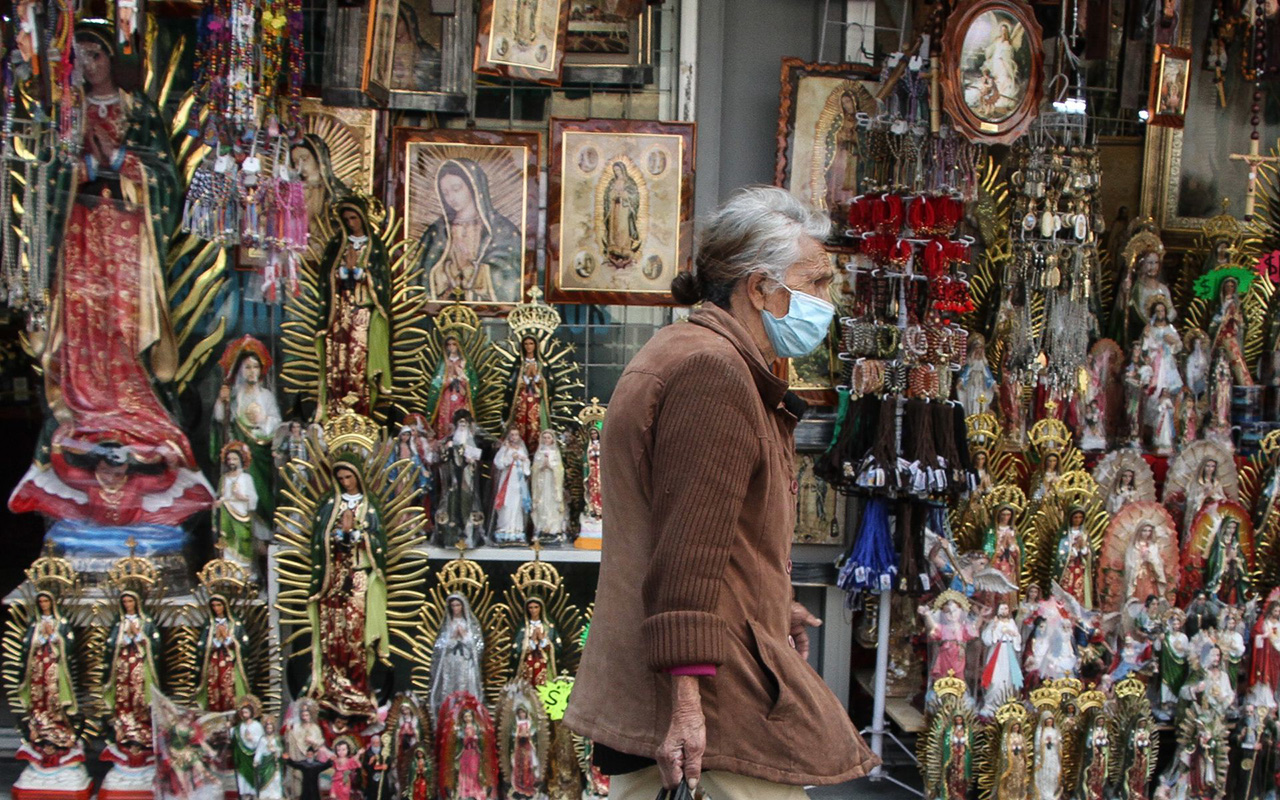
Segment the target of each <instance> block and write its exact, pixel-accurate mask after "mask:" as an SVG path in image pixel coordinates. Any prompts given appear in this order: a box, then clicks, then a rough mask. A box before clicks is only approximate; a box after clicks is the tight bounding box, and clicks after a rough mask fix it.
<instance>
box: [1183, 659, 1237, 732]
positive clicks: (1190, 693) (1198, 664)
mask: <svg viewBox="0 0 1280 800" xmlns="http://www.w3.org/2000/svg"><path fill="white" fill-rule="evenodd" d="M1190 666H1191V669H1190V672H1189V674H1188V676H1187V681H1186V683H1184V684H1183V685H1182V693H1181V697H1182V699H1183V700H1189V701H1191V703H1193V704H1194V705H1195V707H1196V709H1197V710H1198V711H1199V712H1200V713H1208V714H1211V715H1216V716H1219V717H1225V716H1226V714H1227V713H1228V712H1232V713H1234V709H1235V702H1236V693H1235V689H1233V688H1232V686H1231V677H1230V676H1229V675H1228V674H1227V670H1226V665H1225V664H1224V663H1223V657H1222V649H1221V648H1220V647H1218V645H1217V644H1216V643H1215V642H1212V641H1209V642H1203V643H1199V644H1197V643H1194V642H1193V646H1192V648H1191V658H1190Z"/></svg>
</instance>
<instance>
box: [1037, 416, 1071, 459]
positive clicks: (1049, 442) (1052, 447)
mask: <svg viewBox="0 0 1280 800" xmlns="http://www.w3.org/2000/svg"><path fill="white" fill-rule="evenodd" d="M1028 436H1029V438H1030V439H1031V446H1032V447H1034V448H1036V450H1039V451H1041V452H1057V451H1060V450H1065V449H1066V447H1067V445H1069V444H1071V429H1070V428H1068V427H1067V425H1066V423H1064V422H1063V421H1062V420H1060V419H1054V418H1053V417H1047V418H1045V419H1042V420H1040V421H1039V422H1037V423H1036V424H1035V425H1032V426H1031V432H1030V434H1028Z"/></svg>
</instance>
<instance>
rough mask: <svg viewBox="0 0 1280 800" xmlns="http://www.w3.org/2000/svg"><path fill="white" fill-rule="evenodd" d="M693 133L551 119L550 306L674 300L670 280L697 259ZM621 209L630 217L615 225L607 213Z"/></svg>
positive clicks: (670, 126)
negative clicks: (694, 227)
mask: <svg viewBox="0 0 1280 800" xmlns="http://www.w3.org/2000/svg"><path fill="white" fill-rule="evenodd" d="M694 131H695V128H694V125H693V123H691V122H649V121H641V120H620V119H611V120H604V119H593V120H569V119H559V118H552V120H551V164H550V167H549V168H548V174H549V178H550V180H549V183H550V186H549V189H548V191H547V300H548V301H549V302H553V303H598V304H601V305H674V304H675V301H674V299H673V298H672V297H671V279H672V278H674V277H675V276H676V274H677V273H679V272H682V271H684V270H687V269H688V268H689V265H690V262H691V261H692V255H693V220H692V217H693V178H694V153H695V150H694V144H695V133H694ZM606 165H607V166H606ZM617 203H622V204H624V206H625V207H623V208H620V209H619V210H618V211H617V212H616V213H619V214H622V215H623V216H622V217H621V218H619V224H611V222H610V220H609V219H608V218H607V217H608V215H606V213H605V211H604V209H605V208H607V207H609V206H610V205H611V204H617ZM621 224H625V226H626V230H625V231H623V230H622V228H621V227H620V225H621ZM611 230H613V231H615V232H614V233H612V234H611V233H610V231H611Z"/></svg>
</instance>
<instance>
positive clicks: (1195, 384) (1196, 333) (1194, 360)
mask: <svg viewBox="0 0 1280 800" xmlns="http://www.w3.org/2000/svg"><path fill="white" fill-rule="evenodd" d="M1182 349H1183V352H1184V353H1186V354H1187V358H1186V361H1185V362H1184V363H1183V365H1182V372H1183V375H1185V376H1186V386H1187V388H1188V389H1189V390H1190V391H1191V394H1192V396H1193V397H1194V398H1195V400H1196V404H1197V405H1202V404H1204V403H1205V402H1206V401H1207V400H1208V398H1207V393H1208V391H1209V354H1210V345H1209V337H1208V335H1206V334H1205V332H1204V331H1202V330H1200V329H1199V328H1193V329H1191V330H1189V331H1187V333H1186V335H1185V336H1184V337H1183V348H1182Z"/></svg>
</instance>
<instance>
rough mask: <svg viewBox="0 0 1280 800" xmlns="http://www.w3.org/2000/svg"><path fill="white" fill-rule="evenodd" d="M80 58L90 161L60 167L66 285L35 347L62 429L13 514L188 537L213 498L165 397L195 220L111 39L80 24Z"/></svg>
mask: <svg viewBox="0 0 1280 800" xmlns="http://www.w3.org/2000/svg"><path fill="white" fill-rule="evenodd" d="M75 52H76V74H77V75H80V76H82V78H83V86H82V87H77V88H76V89H74V90H72V91H71V93H70V95H69V98H68V99H69V101H70V103H71V104H72V106H73V107H76V108H78V112H79V113H78V117H77V121H78V124H77V125H76V126H74V127H73V129H72V130H73V133H74V134H75V135H77V136H78V137H79V138H78V141H77V144H78V146H79V148H80V155H79V157H76V158H59V159H55V160H54V161H53V164H52V172H53V184H52V186H51V187H50V194H49V198H50V201H51V202H50V208H49V210H48V231H49V241H50V243H52V244H53V245H54V246H53V247H51V248H50V262H51V263H50V264H49V267H50V270H51V272H52V274H53V276H54V278H53V285H52V287H51V289H50V297H49V312H48V318H47V320H39V319H33V323H34V324H35V325H37V326H39V325H41V324H42V323H43V327H44V329H43V330H39V331H38V332H37V333H36V334H34V335H33V336H32V343H33V345H34V346H35V347H36V350H37V352H38V353H39V357H40V366H41V370H42V372H43V375H44V382H45V387H44V389H45V399H46V401H47V403H48V405H49V410H50V413H51V415H52V417H53V420H54V422H55V423H56V425H55V426H51V427H52V429H53V430H52V435H51V439H50V440H47V441H45V442H42V446H41V447H40V448H39V454H38V455H37V463H36V464H35V465H33V466H32V468H31V469H30V470H29V471H28V472H27V474H26V475H25V476H24V477H23V479H22V482H21V483H19V485H18V487H17V488H16V489H15V490H14V493H13V496H12V497H11V498H10V500H9V507H10V508H11V509H12V510H13V511H16V512H25V511H38V512H41V513H43V514H47V515H49V516H52V517H57V518H59V519H76V520H87V521H90V522H93V523H96V524H99V525H108V526H120V525H132V524H136V523H154V524H162V525H178V524H180V523H181V522H182V521H183V520H185V519H186V518H187V517H189V516H191V515H192V514H194V513H196V512H197V511H200V510H203V509H205V508H208V507H209V505H210V503H212V502H213V490H212V488H211V487H210V486H209V484H208V482H207V481H205V480H204V478H203V477H202V476H200V474H199V473H198V472H197V471H196V464H195V457H194V455H193V453H192V451H191V445H190V443H189V442H188V440H187V437H186V434H184V433H183V431H182V429H181V428H180V427H179V426H178V425H177V424H176V423H175V422H174V420H173V419H172V418H171V417H170V416H169V413H168V411H167V410H166V409H165V406H164V404H163V403H162V402H161V401H160V398H159V396H158V395H157V392H156V389H155V385H154V383H156V382H158V383H164V382H168V381H171V380H173V378H174V374H175V371H176V370H177V366H178V364H177V359H178V352H177V344H176V340H175V337H174V333H173V330H172V328H171V326H170V323H169V305H168V298H167V296H166V291H165V283H164V275H163V265H164V262H165V255H166V247H167V242H168V238H169V235H170V233H171V232H172V230H173V227H174V222H175V218H174V214H175V212H176V211H177V209H178V208H180V207H181V195H180V194H179V191H178V180H177V174H176V172H175V170H174V164H173V156H172V154H171V152H170V149H169V138H168V126H167V125H166V124H165V123H164V121H163V120H162V119H161V118H160V112H159V110H158V109H157V108H156V106H155V104H154V103H152V102H151V100H149V99H148V98H147V97H146V95H144V94H142V93H140V92H131V91H126V90H124V89H121V88H120V87H119V86H117V85H116V83H115V80H114V78H113V76H112V67H113V62H114V59H115V55H116V38H115V35H114V33H113V31H112V29H111V28H110V27H109V26H107V25H105V24H101V23H81V24H79V25H77V26H76V30H75ZM44 453H48V455H47V456H45V455H43V454H44ZM49 467H52V469H49Z"/></svg>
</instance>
